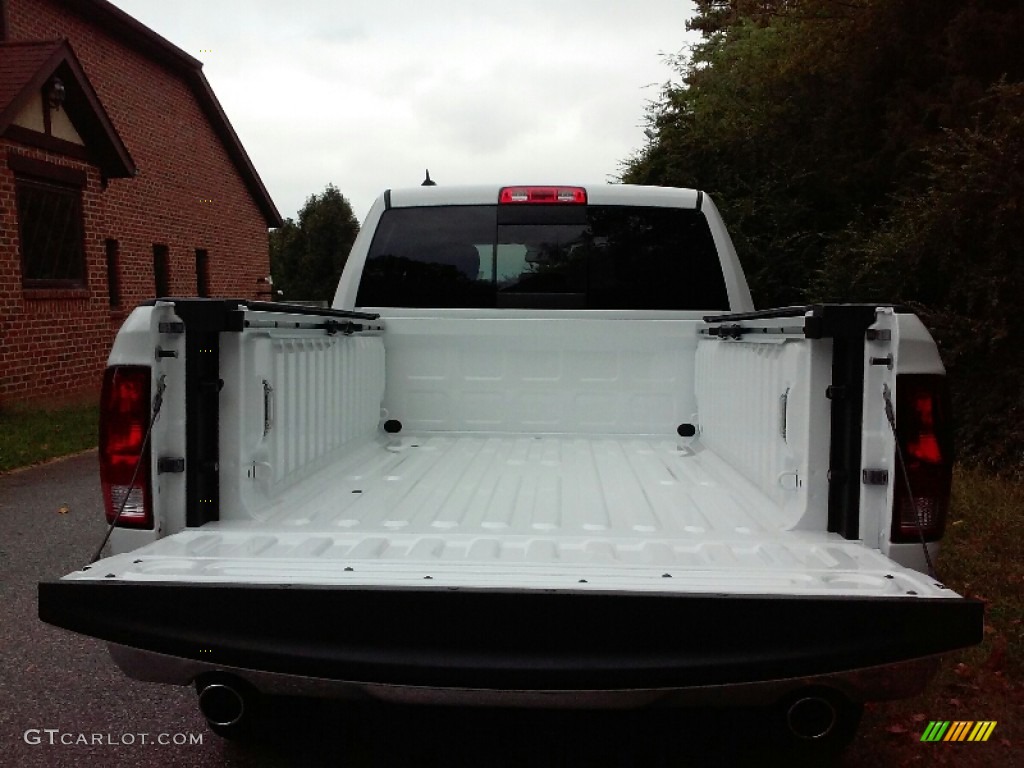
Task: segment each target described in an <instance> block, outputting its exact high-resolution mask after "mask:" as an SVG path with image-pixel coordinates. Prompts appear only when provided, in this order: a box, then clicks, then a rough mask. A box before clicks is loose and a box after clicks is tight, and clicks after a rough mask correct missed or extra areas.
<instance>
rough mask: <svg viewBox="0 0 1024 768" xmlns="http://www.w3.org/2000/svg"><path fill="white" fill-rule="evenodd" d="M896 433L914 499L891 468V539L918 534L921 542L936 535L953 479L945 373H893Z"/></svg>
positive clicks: (939, 534)
mask: <svg viewBox="0 0 1024 768" xmlns="http://www.w3.org/2000/svg"><path fill="white" fill-rule="evenodd" d="M896 436H897V439H898V440H899V443H900V448H901V450H902V451H903V459H904V461H905V462H906V469H907V475H908V476H909V478H910V489H911V491H912V492H913V494H914V500H913V503H911V500H910V499H909V498H908V497H907V488H906V486H907V484H906V482H905V481H904V479H903V477H902V473H901V472H900V471H899V470H897V472H898V474H897V477H896V480H895V488H894V506H893V518H892V540H893V541H896V542H908V541H919V540H920V537H921V534H924V538H925V540H926V541H935V540H937V539H941V538H942V534H943V533H944V531H945V528H946V514H947V512H948V511H949V497H950V489H951V485H952V479H953V445H952V430H951V425H950V420H949V395H948V388H947V385H946V377H945V376H942V375H931V374H929V375H925V374H902V375H898V376H897V377H896ZM918 516H920V521H919V520H918ZM919 522H920V532H919V531H918V523H919Z"/></svg>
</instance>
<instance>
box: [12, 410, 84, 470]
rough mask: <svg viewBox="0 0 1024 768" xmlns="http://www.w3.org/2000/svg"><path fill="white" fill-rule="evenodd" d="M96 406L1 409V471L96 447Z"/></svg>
mask: <svg viewBox="0 0 1024 768" xmlns="http://www.w3.org/2000/svg"><path fill="white" fill-rule="evenodd" d="M98 430H99V407H98V406H97V405H68V406H62V407H60V408H40V407H35V408H32V407H29V406H20V405H19V406H6V407H4V408H2V409H0V472H7V471H9V470H12V469H16V468H17V467H25V466H29V465H30V464H38V463H39V462H41V461H46V460H47V459H53V458H56V457H58V456H66V455H67V454H69V453H76V452H78V451H83V450H85V449H86V448H92V447H94V446H95V445H96V440H97V434H98Z"/></svg>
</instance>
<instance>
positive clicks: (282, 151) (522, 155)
mask: <svg viewBox="0 0 1024 768" xmlns="http://www.w3.org/2000/svg"><path fill="white" fill-rule="evenodd" d="M114 3H115V4H116V5H117V6H119V7H120V8H122V9H123V10H125V11H126V12H128V13H130V14H131V15H132V16H134V17H135V18H137V19H138V20H139V21H141V22H142V23H144V24H146V25H147V26H149V27H150V28H152V29H153V30H155V31H156V32H158V33H159V34H160V35H162V36H163V37H165V38H167V39H168V40H170V41H171V42H172V43H174V44H175V45H177V46H178V47H179V48H182V49H183V50H185V51H186V52H188V53H189V54H191V55H192V56H195V57H196V58H197V59H199V60H200V61H202V62H203V63H204V66H203V71H204V72H205V74H206V77H207V79H208V80H209V81H210V84H211V85H212V86H213V90H214V92H215V93H216V94H217V97H218V98H219V99H220V102H221V104H222V105H223V106H224V109H225V111H226V112H227V115H228V118H229V119H230V120H231V123H232V125H233V126H234V128H235V131H236V132H237V133H238V135H239V137H240V138H241V140H242V143H243V144H244V145H245V148H246V150H247V151H248V153H249V156H250V157H251V158H252V161H253V163H254V164H255V166H256V170H257V171H258V172H259V174H260V176H261V178H262V179H263V183H264V184H265V185H266V187H267V189H268V190H269V191H270V196H271V197H272V198H273V200H274V202H275V203H276V204H277V207H278V209H279V210H280V211H281V215H282V216H285V217H293V218H294V217H295V216H296V213H297V211H298V209H299V208H300V207H301V206H302V204H303V202H304V201H305V199H306V197H308V196H309V195H310V194H312V193H315V192H320V191H321V190H323V188H324V186H325V185H326V184H327V183H328V182H333V183H334V184H335V185H336V186H337V187H338V188H339V189H340V190H341V192H342V193H343V194H344V195H345V196H346V197H348V198H349V200H350V201H351V202H352V207H353V210H354V211H355V214H356V216H357V217H358V218H359V219H360V220H362V218H363V216H365V214H366V212H367V210H368V209H369V207H370V205H371V203H372V202H373V200H374V198H376V197H377V195H379V194H380V193H381V192H382V191H383V190H384V189H386V188H388V187H400V186H410V185H416V184H419V183H420V181H422V180H423V171H424V169H425V168H429V169H430V173H431V176H432V177H433V178H434V179H435V180H436V181H438V183H440V184H459V183H488V182H499V183H510V184H515V183H555V184H564V183H574V182H584V183H585V182H594V181H596V182H603V181H606V180H608V178H609V177H610V176H613V175H614V174H615V173H616V172H617V171H618V169H619V163H620V162H621V161H622V160H624V159H626V158H627V157H629V156H630V154H631V153H632V152H634V151H635V150H637V149H639V148H640V147H642V146H643V143H644V135H643V117H644V107H645V104H646V103H647V102H648V101H650V100H652V99H654V98H656V97H657V95H658V91H659V88H660V85H661V84H662V83H663V82H665V81H666V80H668V79H669V78H670V77H671V75H672V72H671V70H670V69H669V67H668V66H667V65H666V63H665V61H664V58H663V54H672V53H677V52H679V51H680V50H681V49H682V48H683V46H684V45H685V44H686V42H687V40H688V35H687V33H686V30H685V23H686V19H687V18H688V17H689V15H690V14H691V12H692V8H691V3H690V2H688V1H687V0H641V2H637V3H627V2H623V0H515V1H513V2H495V1H494V0H484V1H482V2H481V1H480V0H475V1H470V0H367V1H366V2H339V0H291V2H281V0H175V1H174V2H170V1H169V0H114Z"/></svg>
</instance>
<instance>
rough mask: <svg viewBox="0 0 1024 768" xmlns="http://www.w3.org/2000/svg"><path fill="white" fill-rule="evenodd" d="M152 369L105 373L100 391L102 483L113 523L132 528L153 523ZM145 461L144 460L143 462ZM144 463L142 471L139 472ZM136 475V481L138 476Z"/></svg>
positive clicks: (130, 368) (129, 368) (118, 368)
mask: <svg viewBox="0 0 1024 768" xmlns="http://www.w3.org/2000/svg"><path fill="white" fill-rule="evenodd" d="M149 389H150V373H149V368H146V367H144V366H135V365H119V366H115V367H112V368H107V370H106V371H105V372H104V374H103V393H102V394H101V395H100V482H101V483H102V485H103V508H104V511H105V512H106V515H107V522H108V523H111V522H113V521H114V517H115V516H117V512H118V510H120V509H121V505H122V504H124V510H123V511H122V512H121V516H120V517H118V518H117V524H118V525H119V526H123V527H126V528H152V527H153V502H152V494H151V492H150V481H149V445H148V444H147V445H145V448H143V445H144V443H145V442H146V441H145V438H146V430H147V429H148V428H149V411H150V400H149ZM140 460H141V461H140ZM136 466H138V472H136ZM133 476H134V478H135V480H134V482H133V481H132V477H133Z"/></svg>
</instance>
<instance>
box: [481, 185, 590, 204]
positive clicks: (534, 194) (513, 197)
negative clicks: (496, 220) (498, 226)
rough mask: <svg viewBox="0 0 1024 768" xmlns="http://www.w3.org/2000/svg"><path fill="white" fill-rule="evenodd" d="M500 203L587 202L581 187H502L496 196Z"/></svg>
mask: <svg viewBox="0 0 1024 768" xmlns="http://www.w3.org/2000/svg"><path fill="white" fill-rule="evenodd" d="M498 202H500V203H534V204H537V203H572V204H576V205H583V204H586V202H587V190H585V189H584V188H583V187H504V188H502V190H501V194H500V195H499V196H498Z"/></svg>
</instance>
